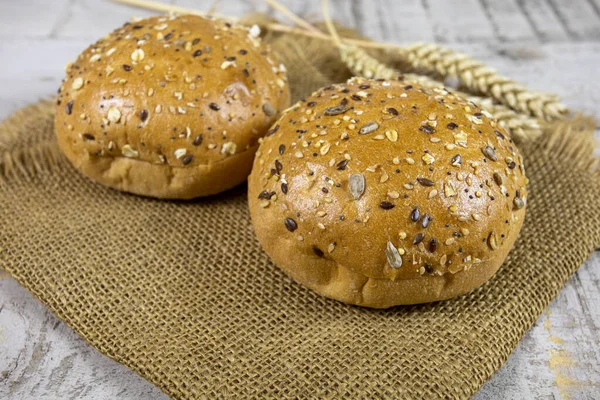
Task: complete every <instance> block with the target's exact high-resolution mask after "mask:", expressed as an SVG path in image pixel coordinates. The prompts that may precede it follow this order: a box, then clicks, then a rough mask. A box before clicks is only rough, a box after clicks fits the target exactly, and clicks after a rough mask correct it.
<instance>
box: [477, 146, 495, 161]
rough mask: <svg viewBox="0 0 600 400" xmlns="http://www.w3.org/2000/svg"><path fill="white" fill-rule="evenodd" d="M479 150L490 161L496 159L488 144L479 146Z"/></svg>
mask: <svg viewBox="0 0 600 400" xmlns="http://www.w3.org/2000/svg"><path fill="white" fill-rule="evenodd" d="M481 152H482V153H483V155H484V156H486V157H487V158H489V159H490V160H492V161H498V157H497V156H496V152H495V151H494V149H493V148H491V147H490V146H484V147H482V148H481Z"/></svg>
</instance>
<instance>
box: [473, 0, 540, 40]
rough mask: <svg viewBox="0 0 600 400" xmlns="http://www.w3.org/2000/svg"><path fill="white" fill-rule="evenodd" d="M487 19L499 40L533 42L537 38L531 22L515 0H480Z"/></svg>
mask: <svg viewBox="0 0 600 400" xmlns="http://www.w3.org/2000/svg"><path fill="white" fill-rule="evenodd" d="M481 4H482V5H483V7H484V9H485V11H486V13H487V15H488V18H489V19H490V20H491V21H492V24H493V25H494V30H495V31H496V34H497V36H498V39H500V40H502V41H503V40H509V41H515V40H528V41H534V40H537V39H538V37H537V35H536V32H535V30H534V29H533V27H532V25H531V22H530V21H529V20H528V19H527V18H526V16H525V14H524V13H523V10H522V9H521V8H520V7H519V5H518V4H517V0H502V1H497V0H496V1H495V0H482V1H481Z"/></svg>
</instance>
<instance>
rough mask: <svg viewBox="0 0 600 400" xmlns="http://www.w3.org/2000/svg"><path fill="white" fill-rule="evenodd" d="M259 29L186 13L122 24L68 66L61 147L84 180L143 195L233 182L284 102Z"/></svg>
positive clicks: (202, 190)
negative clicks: (261, 40) (88, 178)
mask: <svg viewBox="0 0 600 400" xmlns="http://www.w3.org/2000/svg"><path fill="white" fill-rule="evenodd" d="M259 33H260V31H259V30H258V27H254V28H252V29H247V28H244V27H241V26H232V25H231V24H229V23H226V22H223V21H219V20H212V19H207V18H202V17H198V16H191V15H186V16H181V17H172V18H168V17H154V18H148V19H144V20H141V21H138V22H135V23H132V24H125V26H123V27H122V28H120V29H117V30H116V31H114V32H113V33H111V34H110V35H108V36H106V37H105V38H103V39H101V40H99V41H98V42H97V43H95V44H93V45H92V46H90V47H89V48H88V49H87V50H85V51H84V52H83V53H82V54H81V55H80V56H79V57H78V58H77V60H76V61H75V62H74V63H73V64H71V65H69V66H68V67H67V77H66V79H65V80H64V81H63V84H62V86H61V88H60V92H59V96H58V101H57V107H56V120H55V128H56V135H57V137H58V143H59V146H60V148H61V149H62V151H63V152H64V154H65V155H66V156H67V157H68V159H69V160H70V161H71V162H72V163H73V165H74V166H75V167H77V168H78V169H80V170H81V171H82V172H83V173H84V174H85V175H87V176H89V177H90V178H92V179H94V180H96V181H98V182H100V183H103V184H105V185H107V186H110V187H113V188H116V189H120V190H123V191H127V192H131V193H136V194H140V195H145V196H152V197H159V198H177V199H189V198H194V197H198V196H206V195H211V194H214V193H218V192H221V191H223V190H226V189H229V188H231V187H234V186H236V185H238V184H240V183H242V182H243V181H244V180H245V179H246V178H247V176H248V174H249V173H250V169H251V167H252V160H253V158H254V153H255V151H256V148H257V146H258V139H259V138H260V137H261V136H263V135H264V134H265V133H266V132H267V129H268V127H269V126H270V125H271V124H272V123H273V122H274V120H275V119H276V118H277V114H278V113H279V112H280V111H281V110H283V109H285V108H286V107H288V106H289V101H290V93H289V88H288V85H287V78H286V74H285V68H284V67H283V65H280V64H278V63H277V62H276V61H275V59H274V58H273V55H272V54H271V53H270V50H269V49H268V48H267V47H266V46H265V45H262V44H261V42H260V39H259V37H258V35H259Z"/></svg>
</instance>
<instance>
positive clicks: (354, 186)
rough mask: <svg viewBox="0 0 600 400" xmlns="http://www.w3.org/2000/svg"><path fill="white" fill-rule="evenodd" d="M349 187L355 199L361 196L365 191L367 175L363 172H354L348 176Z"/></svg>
mask: <svg viewBox="0 0 600 400" xmlns="http://www.w3.org/2000/svg"><path fill="white" fill-rule="evenodd" d="M348 189H349V190H350V194H351V195H352V197H354V200H358V199H360V198H361V196H362V195H363V193H364V192H365V176H364V175H363V174H352V175H350V178H348Z"/></svg>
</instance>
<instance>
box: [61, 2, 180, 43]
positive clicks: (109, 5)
mask: <svg viewBox="0 0 600 400" xmlns="http://www.w3.org/2000/svg"><path fill="white" fill-rule="evenodd" d="M161 1H162V0H161ZM163 2H165V3H168V1H163ZM155 14H156V13H155V12H153V11H148V10H144V9H141V8H133V7H129V6H126V5H123V4H118V3H114V2H112V1H108V0H76V1H73V2H72V4H71V5H70V6H69V7H68V9H67V11H66V14H65V16H64V17H63V21H62V23H61V24H60V26H59V27H57V28H56V30H55V32H54V35H55V36H56V37H60V38H73V39H87V40H88V41H89V42H90V43H92V42H94V41H96V40H97V39H99V38H101V37H103V36H104V35H106V34H107V33H109V32H112V31H113V30H115V29H116V28H118V27H120V26H121V25H123V24H124V23H125V22H128V21H130V20H131V17H148V16H151V15H155Z"/></svg>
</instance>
